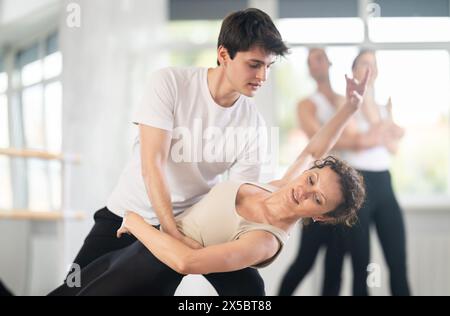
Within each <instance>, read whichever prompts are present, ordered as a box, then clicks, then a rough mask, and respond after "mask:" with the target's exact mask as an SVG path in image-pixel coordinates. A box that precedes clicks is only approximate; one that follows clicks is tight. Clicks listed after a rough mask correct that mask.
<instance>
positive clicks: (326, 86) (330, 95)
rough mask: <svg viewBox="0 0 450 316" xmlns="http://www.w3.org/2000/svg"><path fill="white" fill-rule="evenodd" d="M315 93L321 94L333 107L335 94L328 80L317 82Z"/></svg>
mask: <svg viewBox="0 0 450 316" xmlns="http://www.w3.org/2000/svg"><path fill="white" fill-rule="evenodd" d="M317 91H318V92H320V93H322V94H323V95H324V96H325V97H326V98H327V99H328V101H330V102H331V103H332V104H333V105H334V101H335V95H336V93H335V92H334V91H333V88H331V83H330V79H329V78H327V79H324V80H321V81H317Z"/></svg>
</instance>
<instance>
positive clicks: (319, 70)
mask: <svg viewBox="0 0 450 316" xmlns="http://www.w3.org/2000/svg"><path fill="white" fill-rule="evenodd" d="M330 66H331V64H330V61H329V60H328V57H327V55H326V53H325V51H324V50H323V49H318V48H316V49H312V50H311V51H310V52H309V55H308V67H309V73H310V74H311V77H313V78H314V79H315V80H317V81H322V80H324V79H327V78H328V71H329V70H330Z"/></svg>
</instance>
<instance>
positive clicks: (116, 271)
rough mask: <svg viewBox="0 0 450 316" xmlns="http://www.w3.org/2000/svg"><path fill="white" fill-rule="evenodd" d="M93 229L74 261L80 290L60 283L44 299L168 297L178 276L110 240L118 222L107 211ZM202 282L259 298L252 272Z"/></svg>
mask: <svg viewBox="0 0 450 316" xmlns="http://www.w3.org/2000/svg"><path fill="white" fill-rule="evenodd" d="M94 219H95V225H94V227H93V228H92V230H91V232H90V233H89V234H88V236H87V238H86V240H85V242H84V245H83V247H82V248H81V250H80V252H79V253H78V255H77V257H76V258H75V261H74V263H76V264H78V265H80V267H81V269H82V270H81V287H79V288H76V287H69V286H67V284H66V283H64V284H63V285H62V286H60V287H59V288H57V289H56V290H54V291H53V292H52V293H50V295H173V294H174V292H175V290H176V288H177V287H178V285H179V283H180V282H181V280H182V278H183V276H182V275H180V274H178V273H177V272H175V271H173V270H172V269H170V268H169V267H168V266H166V265H165V264H163V263H162V262H161V261H159V260H158V259H157V258H156V257H155V256H153V254H152V253H151V252H150V251H149V250H148V249H147V248H145V246H144V245H142V244H141V243H140V242H139V241H138V240H136V239H135V238H134V237H132V236H128V235H126V236H123V237H122V238H120V239H118V238H116V231H117V230H118V229H119V227H120V225H121V223H122V218H121V217H119V216H116V215H115V214H113V213H111V212H110V211H109V210H108V209H107V208H104V209H101V210H99V211H98V212H97V213H95V215H94ZM205 278H206V279H207V280H208V281H209V282H210V283H211V284H212V286H213V287H214V288H215V289H216V291H217V292H218V294H219V295H224V296H237V295H239V296H263V295H265V290H264V282H263V280H262V278H261V276H260V275H259V273H258V272H257V270H255V269H252V268H246V269H243V270H240V271H235V272H228V273H211V274H208V275H205Z"/></svg>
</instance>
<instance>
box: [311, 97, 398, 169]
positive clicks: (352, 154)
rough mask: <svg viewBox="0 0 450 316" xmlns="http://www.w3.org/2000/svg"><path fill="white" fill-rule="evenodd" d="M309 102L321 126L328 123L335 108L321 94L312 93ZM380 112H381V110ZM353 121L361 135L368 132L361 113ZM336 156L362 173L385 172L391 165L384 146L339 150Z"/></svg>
mask: <svg viewBox="0 0 450 316" xmlns="http://www.w3.org/2000/svg"><path fill="white" fill-rule="evenodd" d="M310 100H311V101H312V102H313V103H314V105H315V106H316V110H317V112H316V113H317V118H318V119H319V121H320V123H321V124H322V125H323V124H325V123H326V122H328V121H329V120H330V119H331V118H332V117H333V116H334V114H335V113H336V108H335V107H334V106H333V105H332V104H331V103H330V102H329V101H328V99H327V98H326V97H325V96H324V95H323V94H322V93H320V92H316V93H314V94H313V95H312V96H311V97H310ZM380 110H382V108H381V109H380ZM382 114H383V113H382ZM355 119H356V122H357V125H358V129H359V131H360V132H361V133H365V132H367V131H368V130H369V128H370V125H369V123H368V122H367V120H366V118H365V117H364V114H363V113H362V112H361V111H358V112H357V113H356V114H355ZM336 155H337V156H339V157H340V158H341V159H343V160H345V161H346V162H347V163H348V164H349V165H350V166H352V167H353V168H355V169H358V170H364V171H386V170H388V169H389V166H390V164H391V155H390V153H389V152H388V150H387V149H386V147H384V146H377V147H372V148H369V149H364V150H359V151H356V150H339V151H336Z"/></svg>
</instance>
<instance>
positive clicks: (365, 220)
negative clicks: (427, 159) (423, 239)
mask: <svg viewBox="0 0 450 316" xmlns="http://www.w3.org/2000/svg"><path fill="white" fill-rule="evenodd" d="M360 172H361V173H362V175H363V177H364V180H365V184H366V190H367V198H366V202H365V204H364V206H363V207H362V208H361V210H360V211H359V214H358V217H359V221H358V223H357V224H356V225H355V227H353V228H352V229H350V230H349V231H348V233H346V234H343V239H344V243H346V244H347V247H348V249H349V252H350V255H351V258H352V265H353V276H354V279H353V295H360V296H363V295H368V294H369V293H368V289H367V284H366V280H367V266H368V265H369V263H370V226H371V224H372V222H373V223H374V224H375V228H376V231H377V234H378V237H379V240H380V243H381V247H382V249H383V253H384V257H385V259H386V263H387V266H388V268H389V271H390V286H391V292H392V295H399V296H408V295H410V290H409V285H408V278H407V267H406V236H405V235H406V234H405V225H404V222H403V215H402V212H401V210H400V206H399V205H398V202H397V199H396V198H395V195H394V191H393V189H392V185H391V174H390V173H389V171H382V172H369V171H360Z"/></svg>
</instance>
